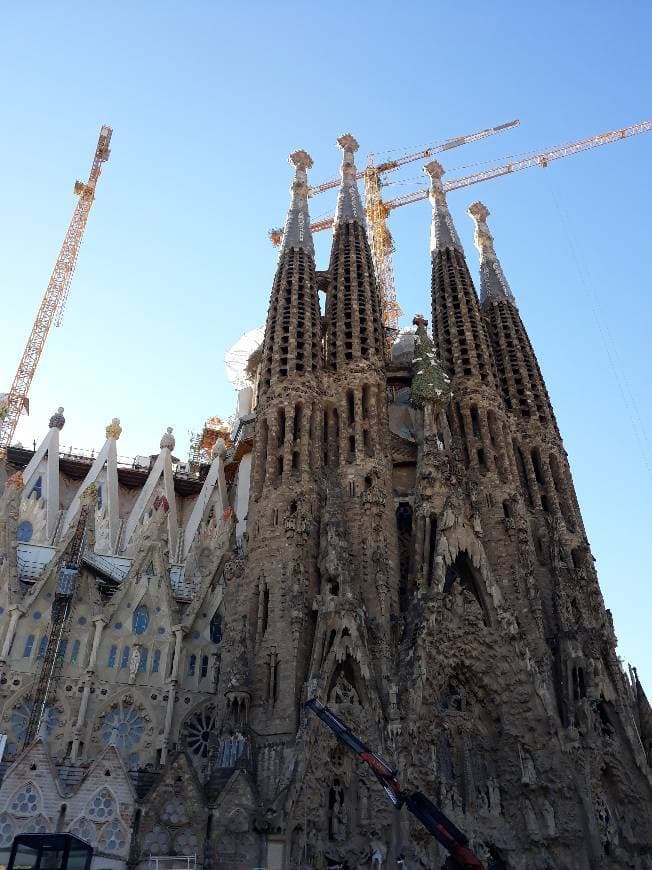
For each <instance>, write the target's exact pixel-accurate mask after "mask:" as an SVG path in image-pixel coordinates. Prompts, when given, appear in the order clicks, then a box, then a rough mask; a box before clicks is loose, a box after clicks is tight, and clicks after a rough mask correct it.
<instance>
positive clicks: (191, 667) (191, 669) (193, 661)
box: [188, 655, 197, 677]
mask: <svg viewBox="0 0 652 870" xmlns="http://www.w3.org/2000/svg"><path fill="white" fill-rule="evenodd" d="M196 670H197V656H196V655H191V656H190V658H189V659H188V676H189V677H194V676H195V671H196Z"/></svg>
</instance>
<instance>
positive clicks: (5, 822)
mask: <svg viewBox="0 0 652 870" xmlns="http://www.w3.org/2000/svg"><path fill="white" fill-rule="evenodd" d="M13 841H14V823H13V820H12V818H11V816H10V815H9V813H0V846H11V844H12V843H13Z"/></svg>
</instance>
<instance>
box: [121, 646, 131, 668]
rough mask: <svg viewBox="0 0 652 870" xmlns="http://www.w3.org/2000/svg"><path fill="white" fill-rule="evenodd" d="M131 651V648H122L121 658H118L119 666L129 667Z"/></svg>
mask: <svg viewBox="0 0 652 870" xmlns="http://www.w3.org/2000/svg"><path fill="white" fill-rule="evenodd" d="M130 653H131V649H130V648H129V647H128V646H126V647H125V648H124V649H123V650H122V659H121V660H120V668H121V669H122V668H128V667H129V655H130Z"/></svg>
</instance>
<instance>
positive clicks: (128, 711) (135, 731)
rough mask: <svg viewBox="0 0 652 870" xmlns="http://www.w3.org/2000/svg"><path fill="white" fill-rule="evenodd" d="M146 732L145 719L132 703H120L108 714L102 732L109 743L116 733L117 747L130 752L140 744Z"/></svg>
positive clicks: (105, 741)
mask: <svg viewBox="0 0 652 870" xmlns="http://www.w3.org/2000/svg"><path fill="white" fill-rule="evenodd" d="M144 732H145V720H144V719H143V717H142V716H141V715H140V713H139V712H138V710H136V709H135V708H134V707H132V706H131V705H130V704H124V705H123V704H120V705H119V706H118V707H114V708H113V710H111V711H109V712H108V713H107V714H106V716H105V717H104V721H103V722H102V727H101V732H100V733H101V737H102V742H103V743H104V744H108V742H109V741H110V740H111V736H112V735H115V736H114V741H115V746H116V749H118V751H119V752H129V751H131V750H132V749H135V748H136V747H137V746H138V744H139V743H140V741H141V739H142V737H143V734H144Z"/></svg>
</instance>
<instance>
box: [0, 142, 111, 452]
mask: <svg viewBox="0 0 652 870" xmlns="http://www.w3.org/2000/svg"><path fill="white" fill-rule="evenodd" d="M112 132H113V131H112V129H111V128H110V127H107V126H106V125H105V126H103V127H102V128H101V129H100V136H99V139H98V141H97V148H96V149H95V156H94V157H93V165H92V166H91V171H90V175H89V176H88V181H87V182H86V183H84V182H83V181H76V182H75V194H76V195H77V196H78V197H79V200H78V201H77V205H76V206H75V211H74V213H73V216H72V219H71V221H70V226H69V227H68V232H67V233H66V236H65V238H64V240H63V244H62V245H61V250H60V251H59V256H58V257H57V261H56V263H55V264H54V270H53V272H52V275H51V277H50V282H49V284H48V286H47V288H46V290H45V293H44V295H43V299H42V301H41V305H40V307H39V310H38V313H37V315H36V319H35V320H34V325H33V326H32V331H31V333H30V336H29V339H28V340H27V344H26V346H25V350H24V351H23V356H22V359H21V361H20V365H19V366H18V371H17V372H16V376H15V377H14V380H13V383H12V385H11V389H10V390H9V392H8V393H7V395H6V397H5V398H4V400H2V399H0V460H1V459H4V458H5V456H6V454H7V448H8V447H9V445H10V444H11V440H12V438H13V436H14V433H15V431H16V426H17V424H18V419H19V417H20V415H21V412H22V411H23V409H26V408H27V397H28V395H29V388H30V386H31V384H32V380H33V379H34V374H35V372H36V367H37V366H38V362H39V359H40V358H41V354H42V353H43V347H44V346H45V340H46V339H47V337H48V333H49V331H50V327H51V326H52V324H53V322H55V320H56V322H57V326H58V325H59V324H60V323H61V317H62V315H63V311H64V308H65V304H66V299H67V297H68V291H69V289H70V281H71V279H72V275H73V272H74V270H75V264H76V262H77V255H78V254H79V245H80V243H81V240H82V236H83V234H84V228H85V227H86V221H87V220H88V215H89V212H90V210H91V206H92V205H93V200H94V198H95V186H96V185H97V179H98V178H99V177H100V173H101V171H102V164H103V163H105V162H106V161H107V160H108V159H109V154H110V150H109V144H110V142H111V134H112Z"/></svg>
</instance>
